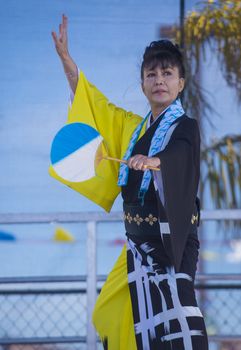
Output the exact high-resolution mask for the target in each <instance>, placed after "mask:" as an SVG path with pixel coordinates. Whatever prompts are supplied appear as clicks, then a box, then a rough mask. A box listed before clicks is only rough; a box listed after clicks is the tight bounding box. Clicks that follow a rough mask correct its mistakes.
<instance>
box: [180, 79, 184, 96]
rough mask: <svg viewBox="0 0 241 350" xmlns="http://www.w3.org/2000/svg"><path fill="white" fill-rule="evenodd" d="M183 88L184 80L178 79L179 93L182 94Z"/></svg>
mask: <svg viewBox="0 0 241 350" xmlns="http://www.w3.org/2000/svg"><path fill="white" fill-rule="evenodd" d="M184 86H185V79H184V78H180V79H179V93H180V92H182V90H183V89H184Z"/></svg>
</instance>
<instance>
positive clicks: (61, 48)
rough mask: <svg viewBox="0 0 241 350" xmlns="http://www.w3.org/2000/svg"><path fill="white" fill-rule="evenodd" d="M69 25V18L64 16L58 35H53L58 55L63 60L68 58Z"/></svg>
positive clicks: (54, 33)
mask: <svg viewBox="0 0 241 350" xmlns="http://www.w3.org/2000/svg"><path fill="white" fill-rule="evenodd" d="M67 24H68V18H67V17H66V16H65V15H62V22H61V23H60V24H59V32H58V34H57V33H56V32H54V31H53V32H52V33H51V34H52V37H53V40H54V43H55V47H56V50H57V53H58V54H59V56H60V57H61V58H64V57H67V56H68V42H67Z"/></svg>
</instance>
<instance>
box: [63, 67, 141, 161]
mask: <svg viewBox="0 0 241 350" xmlns="http://www.w3.org/2000/svg"><path fill="white" fill-rule="evenodd" d="M141 120H142V118H141V117H140V116H138V115H136V114H134V113H132V112H127V111H125V110H124V109H122V108H119V107H116V106H115V105H114V104H112V103H110V102H109V101H108V99H107V98H106V97H105V95H103V94H102V92H100V91H99V90H98V89H97V88H96V87H95V86H94V85H93V84H91V83H90V82H89V81H88V80H87V79H86V77H85V75H84V73H83V72H80V75H79V81H78V85H77V89H76V92H75V97H74V100H73V104H72V107H71V108H70V110H69V113H68V123H73V122H83V123H86V124H88V125H90V126H92V127H93V128H95V129H96V130H98V131H99V133H100V134H101V136H102V137H103V138H104V141H105V147H106V150H107V152H108V154H109V155H110V156H113V157H117V158H120V157H122V156H123V154H124V153H125V149H126V147H127V145H126V142H125V140H126V139H128V141H129V138H130V136H131V134H132V132H133V130H134V129H135V128H136V126H137V125H138V124H139V123H140V122H141ZM123 132H125V135H123ZM123 136H124V139H123Z"/></svg>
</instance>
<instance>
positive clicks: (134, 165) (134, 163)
mask: <svg viewBox="0 0 241 350" xmlns="http://www.w3.org/2000/svg"><path fill="white" fill-rule="evenodd" d="M127 165H128V167H129V168H131V169H134V170H142V171H145V170H146V169H147V167H148V166H151V167H154V168H157V167H159V166H160V165H161V161H160V159H159V158H158V157H147V156H143V155H142V154H136V155H135V156H133V157H131V158H129V160H128V163H127Z"/></svg>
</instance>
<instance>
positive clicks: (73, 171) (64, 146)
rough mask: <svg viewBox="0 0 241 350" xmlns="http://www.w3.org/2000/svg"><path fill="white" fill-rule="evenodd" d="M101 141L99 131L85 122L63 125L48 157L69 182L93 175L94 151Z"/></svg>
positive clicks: (79, 180) (86, 178)
mask: <svg viewBox="0 0 241 350" xmlns="http://www.w3.org/2000/svg"><path fill="white" fill-rule="evenodd" d="M102 141H103V137H102V136H101V135H100V134H99V132H98V131H97V130H95V129H94V128H92V127H91V126H89V125H87V124H84V123H71V124H67V125H65V126H64V127H63V128H62V129H60V131H59V132H58V133H57V134H56V136H55V138H54V140H53V143H52V147H51V153H50V159H51V163H52V166H53V168H54V170H55V172H56V173H57V174H58V175H59V176H60V177H61V178H63V179H64V180H67V181H70V182H82V181H86V180H88V179H90V178H92V177H94V176H95V156H96V151H97V149H98V147H99V145H100V143H101V142H102Z"/></svg>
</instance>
